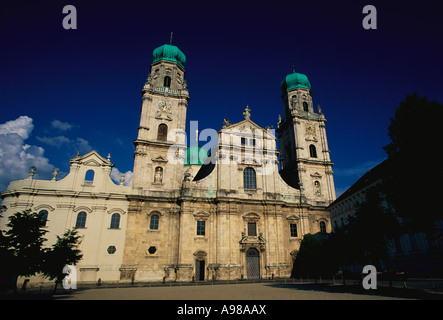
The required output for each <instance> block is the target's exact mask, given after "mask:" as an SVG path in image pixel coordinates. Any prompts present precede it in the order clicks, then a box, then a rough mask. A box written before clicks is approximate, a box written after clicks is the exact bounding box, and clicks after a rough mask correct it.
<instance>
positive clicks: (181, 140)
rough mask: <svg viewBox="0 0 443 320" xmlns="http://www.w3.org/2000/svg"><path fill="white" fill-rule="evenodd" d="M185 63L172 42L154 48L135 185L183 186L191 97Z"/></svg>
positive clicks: (137, 148) (156, 187) (137, 146)
mask: <svg viewBox="0 0 443 320" xmlns="http://www.w3.org/2000/svg"><path fill="white" fill-rule="evenodd" d="M185 63H186V57H185V55H184V54H183V52H182V51H181V50H180V49H179V48H178V47H176V46H174V45H172V44H164V45H162V46H160V47H158V48H156V49H155V50H154V51H153V55H152V64H151V67H150V72H149V75H148V78H147V81H146V83H145V85H144V87H143V89H142V95H143V103H142V108H141V117H140V126H139V127H138V137H137V139H136V140H135V141H134V144H135V154H134V171H133V172H134V176H133V188H134V189H139V190H140V189H142V190H143V189H144V190H146V189H149V190H154V191H155V190H158V191H160V190H161V191H167V190H170V191H171V190H178V189H179V188H180V186H181V183H182V181H181V180H182V176H183V173H182V171H183V157H184V151H185V149H186V146H185V137H186V133H185V126H186V109H187V105H188V101H189V92H188V89H187V83H186V80H185ZM173 145H174V147H172V146H173ZM171 147H172V148H171Z"/></svg>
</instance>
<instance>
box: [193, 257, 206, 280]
mask: <svg viewBox="0 0 443 320" xmlns="http://www.w3.org/2000/svg"><path fill="white" fill-rule="evenodd" d="M195 280H196V281H204V280H205V260H195Z"/></svg>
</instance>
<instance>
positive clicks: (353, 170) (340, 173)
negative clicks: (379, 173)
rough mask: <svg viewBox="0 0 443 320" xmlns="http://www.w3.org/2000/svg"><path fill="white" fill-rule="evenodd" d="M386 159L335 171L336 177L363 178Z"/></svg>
mask: <svg viewBox="0 0 443 320" xmlns="http://www.w3.org/2000/svg"><path fill="white" fill-rule="evenodd" d="M383 160H384V159H378V160H369V161H366V162H362V163H358V164H356V165H354V166H352V167H349V168H345V169H340V168H336V169H334V176H336V177H361V176H363V175H364V174H365V173H366V172H368V171H369V170H370V169H372V168H374V167H375V166H376V165H378V164H379V163H381V162H382V161H383Z"/></svg>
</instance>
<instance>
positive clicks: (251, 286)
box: [64, 283, 401, 300]
mask: <svg viewBox="0 0 443 320" xmlns="http://www.w3.org/2000/svg"><path fill="white" fill-rule="evenodd" d="M64 298H66V299H83V300H114V299H115V300H330V299H333V300H369V299H370V300H374V299H376V300H379V299H383V300H385V299H401V298H398V297H390V296H381V295H377V294H375V293H369V292H368V293H367V294H365V293H364V292H362V293H360V292H359V293H350V292H343V290H340V289H339V287H337V289H334V287H328V286H313V285H297V284H269V283H246V284H226V285H222V284H217V285H198V286H195V285H194V286H193V285H186V286H173V287H167V286H166V287H135V288H100V289H88V290H77V291H75V292H73V293H72V294H71V295H69V296H65V297H64Z"/></svg>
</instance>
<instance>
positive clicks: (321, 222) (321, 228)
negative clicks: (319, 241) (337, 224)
mask: <svg viewBox="0 0 443 320" xmlns="http://www.w3.org/2000/svg"><path fill="white" fill-rule="evenodd" d="M320 233H322V234H325V233H326V223H325V222H324V221H320Z"/></svg>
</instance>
